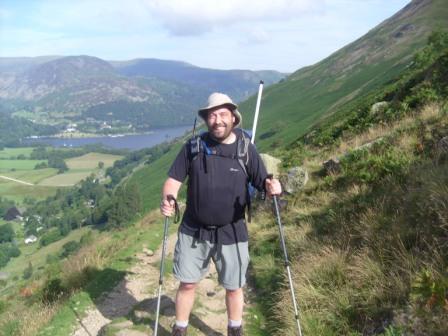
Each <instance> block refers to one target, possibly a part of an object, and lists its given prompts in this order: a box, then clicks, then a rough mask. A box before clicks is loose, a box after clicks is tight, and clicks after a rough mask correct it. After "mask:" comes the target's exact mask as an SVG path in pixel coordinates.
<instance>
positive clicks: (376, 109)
mask: <svg viewBox="0 0 448 336" xmlns="http://www.w3.org/2000/svg"><path fill="white" fill-rule="evenodd" d="M388 107H389V103H388V102H386V101H381V102H378V103H375V104H373V105H372V107H371V108H370V112H371V113H372V114H378V113H382V112H384V111H385V110H386V109H387V108H388Z"/></svg>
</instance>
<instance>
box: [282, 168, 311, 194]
mask: <svg viewBox="0 0 448 336" xmlns="http://www.w3.org/2000/svg"><path fill="white" fill-rule="evenodd" d="M281 180H282V185H283V190H284V191H285V192H287V193H289V194H293V193H295V192H297V191H299V190H301V189H303V187H305V185H306V183H307V182H308V171H307V170H306V169H305V168H302V167H293V168H291V169H290V170H288V173H287V174H286V176H284V177H282V179H281Z"/></svg>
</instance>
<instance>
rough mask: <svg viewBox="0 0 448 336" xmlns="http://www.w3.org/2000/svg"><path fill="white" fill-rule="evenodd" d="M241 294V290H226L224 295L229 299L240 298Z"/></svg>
mask: <svg viewBox="0 0 448 336" xmlns="http://www.w3.org/2000/svg"><path fill="white" fill-rule="evenodd" d="M242 292H243V289H242V288H237V289H226V295H227V296H229V297H233V296H240V295H241V293H242Z"/></svg>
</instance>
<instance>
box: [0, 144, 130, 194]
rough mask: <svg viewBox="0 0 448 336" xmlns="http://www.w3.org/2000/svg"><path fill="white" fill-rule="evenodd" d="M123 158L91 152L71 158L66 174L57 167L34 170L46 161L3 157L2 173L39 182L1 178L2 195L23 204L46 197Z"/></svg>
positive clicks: (18, 151) (16, 150)
mask: <svg viewBox="0 0 448 336" xmlns="http://www.w3.org/2000/svg"><path fill="white" fill-rule="evenodd" d="M31 151H32V148H8V149H5V150H3V151H0V154H1V155H3V157H6V158H9V157H11V156H17V155H19V154H24V155H29V154H30V153H31ZM0 157H1V156H0ZM121 158H122V156H119V155H110V154H101V153H88V154H85V155H82V156H80V157H75V158H71V159H67V160H66V163H67V166H68V168H69V170H68V171H67V172H65V173H63V174H57V170H56V169H54V168H45V169H34V167H35V166H36V164H38V163H42V162H46V160H10V159H5V160H0V175H3V176H6V177H9V178H14V179H17V180H20V181H24V182H28V183H32V184H35V185H34V186H29V185H25V184H21V183H19V182H16V181H10V180H7V179H4V178H0V194H1V195H2V196H4V197H6V198H9V199H12V200H14V201H16V202H18V203H21V202H22V201H23V199H24V198H25V197H32V198H35V199H39V200H41V199H45V198H46V197H48V196H52V195H54V194H55V193H56V191H57V189H58V188H60V187H69V186H73V185H75V184H76V183H78V182H80V181H81V180H83V179H85V178H87V177H88V176H90V175H91V174H98V173H100V171H101V170H100V169H99V168H98V163H99V162H103V163H104V169H106V168H108V167H110V166H112V165H113V163H114V162H115V161H116V160H119V159H121ZM103 171H104V170H103Z"/></svg>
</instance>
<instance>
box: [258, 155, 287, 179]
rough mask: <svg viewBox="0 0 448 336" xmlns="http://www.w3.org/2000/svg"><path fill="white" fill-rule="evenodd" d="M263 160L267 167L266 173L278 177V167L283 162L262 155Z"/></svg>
mask: <svg viewBox="0 0 448 336" xmlns="http://www.w3.org/2000/svg"><path fill="white" fill-rule="evenodd" d="M260 157H261V159H262V160H263V163H264V165H265V167H266V171H267V172H268V173H269V174H272V175H274V176H278V165H279V164H280V163H281V162H282V161H281V160H279V159H277V158H275V157H273V156H271V155H269V154H264V153H261V154H260Z"/></svg>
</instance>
